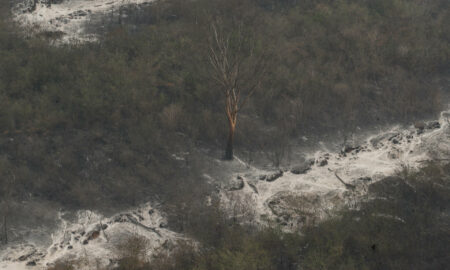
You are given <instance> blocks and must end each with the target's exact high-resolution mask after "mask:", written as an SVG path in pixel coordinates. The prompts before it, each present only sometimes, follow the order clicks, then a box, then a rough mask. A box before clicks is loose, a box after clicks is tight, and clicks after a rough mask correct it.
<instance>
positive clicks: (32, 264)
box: [27, 261, 36, 266]
mask: <svg viewBox="0 0 450 270" xmlns="http://www.w3.org/2000/svg"><path fill="white" fill-rule="evenodd" d="M27 266H36V262H35V261H31V262H27Z"/></svg>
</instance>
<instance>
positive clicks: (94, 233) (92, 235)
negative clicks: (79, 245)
mask: <svg viewBox="0 0 450 270" xmlns="http://www.w3.org/2000/svg"><path fill="white" fill-rule="evenodd" d="M99 236H100V232H99V231H92V232H90V233H89V234H88V237H87V240H88V241H91V240H94V239H97V238H98V237H99Z"/></svg>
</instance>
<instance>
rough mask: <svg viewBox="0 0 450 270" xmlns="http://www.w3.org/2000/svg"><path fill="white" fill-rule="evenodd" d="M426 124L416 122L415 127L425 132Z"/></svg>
mask: <svg viewBox="0 0 450 270" xmlns="http://www.w3.org/2000/svg"><path fill="white" fill-rule="evenodd" d="M425 126H426V125H425V123H424V122H415V123H414V127H415V128H416V129H419V130H423V129H425Z"/></svg>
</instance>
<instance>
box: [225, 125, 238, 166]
mask: <svg viewBox="0 0 450 270" xmlns="http://www.w3.org/2000/svg"><path fill="white" fill-rule="evenodd" d="M235 127H236V126H235V125H234V124H232V123H230V131H229V133H228V140H227V147H226V149H225V160H232V159H233V140H234V130H235Z"/></svg>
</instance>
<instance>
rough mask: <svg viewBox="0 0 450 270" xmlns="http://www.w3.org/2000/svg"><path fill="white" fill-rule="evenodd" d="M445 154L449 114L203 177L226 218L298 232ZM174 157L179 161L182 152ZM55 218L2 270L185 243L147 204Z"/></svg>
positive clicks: (13, 250) (215, 163)
mask: <svg viewBox="0 0 450 270" xmlns="http://www.w3.org/2000/svg"><path fill="white" fill-rule="evenodd" d="M185 154H186V155H187V153H185ZM449 156H450V111H446V112H443V113H442V114H441V117H440V119H439V121H431V122H426V123H417V124H416V125H415V126H411V127H409V128H406V129H404V128H400V127H393V128H392V129H390V130H387V131H385V132H382V133H380V134H376V135H373V136H370V137H368V138H367V139H366V140H365V142H364V143H362V144H359V145H353V146H351V147H345V148H344V149H343V150H342V151H341V152H333V151H327V150H326V149H325V147H323V149H321V150H319V151H316V152H312V153H311V154H310V155H308V154H306V155H305V159H304V160H303V161H301V162H298V164H297V165H295V166H293V167H292V168H291V169H289V170H287V169H286V170H279V171H271V170H264V169H259V168H256V167H252V166H250V165H248V164H246V163H244V162H242V161H241V160H239V159H238V158H237V159H236V160H235V161H233V162H228V161H221V160H217V159H211V158H209V160H208V161H205V162H204V163H203V165H204V171H203V177H204V178H205V181H209V182H211V183H212V184H214V185H216V186H217V194H219V195H220V196H221V200H222V206H223V207H224V208H226V209H227V210H228V211H229V213H230V215H234V216H235V217H237V218H238V219H239V218H241V219H240V220H241V221H242V222H251V223H256V224H260V225H267V224H269V225H270V224H276V225H280V226H281V227H282V228H283V229H284V230H289V231H295V230H297V229H298V228H300V227H302V226H303V225H305V224H308V223H313V222H315V221H318V220H321V219H325V218H327V217H329V216H332V215H334V214H335V210H338V209H340V208H341V207H344V206H350V207H355V206H357V205H358V202H359V201H361V200H364V199H366V198H365V197H364V195H365V194H367V190H368V187H369V185H371V184H372V183H374V182H376V181H379V180H381V179H383V178H385V177H389V176H391V175H393V174H395V173H396V172H397V171H398V170H400V169H401V168H402V167H411V168H419V167H421V166H422V164H424V162H426V161H428V160H431V159H434V160H439V159H448V158H449ZM174 158H175V159H177V160H180V162H183V161H184V157H181V156H180V155H174ZM57 218H58V219H59V221H60V222H59V224H60V226H59V227H58V229H57V230H55V231H54V233H53V234H52V237H51V244H50V245H48V244H47V245H44V244H39V243H37V242H36V241H33V239H32V237H30V239H28V240H27V241H24V242H23V243H22V244H13V245H11V246H9V247H8V248H6V249H3V250H2V251H0V269H19V270H20V269H30V267H32V269H45V267H46V266H48V265H51V264H53V263H54V262H55V261H58V260H77V261H81V262H84V264H83V265H80V266H78V267H79V269H83V267H84V269H89V268H90V267H92V265H97V264H99V265H102V266H112V265H114V264H115V261H116V260H117V259H118V258H116V253H115V252H114V251H115V247H116V246H117V244H118V243H120V241H121V240H123V239H126V237H127V236H130V235H137V236H140V237H143V238H145V239H147V240H148V242H149V246H150V248H149V251H148V256H149V258H151V256H152V254H155V253H157V252H158V251H167V252H170V250H171V248H172V247H173V246H174V245H175V244H176V241H177V240H181V239H185V238H184V236H183V235H179V234H177V233H174V232H172V231H170V230H169V229H167V223H166V219H165V218H164V214H163V213H160V212H159V211H158V210H157V209H155V208H153V207H152V205H151V204H146V205H143V206H141V207H138V208H137V209H131V210H129V211H125V212H122V213H119V214H116V215H113V216H111V217H105V216H102V215H100V214H98V213H94V212H91V211H88V210H85V211H79V212H76V213H60V214H59V216H58V217H57ZM27 265H28V266H27Z"/></svg>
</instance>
